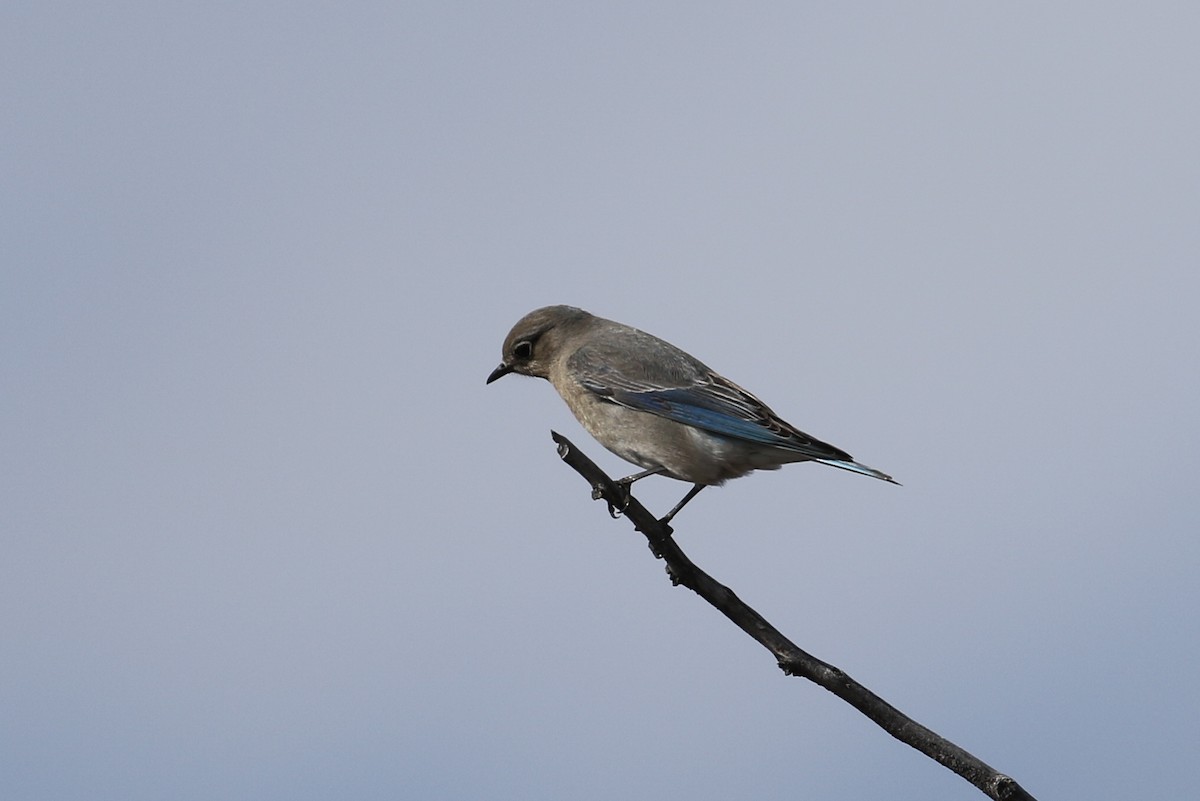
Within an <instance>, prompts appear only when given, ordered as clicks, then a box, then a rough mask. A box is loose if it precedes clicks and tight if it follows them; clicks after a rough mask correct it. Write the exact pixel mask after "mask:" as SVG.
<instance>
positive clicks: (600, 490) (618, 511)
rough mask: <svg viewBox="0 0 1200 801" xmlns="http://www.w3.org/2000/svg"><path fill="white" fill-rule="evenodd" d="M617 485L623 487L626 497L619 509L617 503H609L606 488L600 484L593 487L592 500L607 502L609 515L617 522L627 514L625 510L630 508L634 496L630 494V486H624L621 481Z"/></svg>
mask: <svg viewBox="0 0 1200 801" xmlns="http://www.w3.org/2000/svg"><path fill="white" fill-rule="evenodd" d="M615 483H616V484H618V485H620V486H621V489H622V491H623V494H624V495H625V501H624V503H622V504H621V505H620V506H619V507H618V506H617V505H616V504H615V503H613V502H612V501H609V500H608V499H607V498H605V497H604V487H602V486H600V485H599V484H594V485H593V486H592V500H593V501H600V500H604V501H607V502H608V514H609V515H610V516H611V517H612V519H613V520H616V519H618V518H620V517H621V515H623V514H625V510H626V509H628V508H629V501H630V499H631V498H632V497H633V496H632V495H630V494H629V488H628V485H622V484H621V482H620V481H617V482H615Z"/></svg>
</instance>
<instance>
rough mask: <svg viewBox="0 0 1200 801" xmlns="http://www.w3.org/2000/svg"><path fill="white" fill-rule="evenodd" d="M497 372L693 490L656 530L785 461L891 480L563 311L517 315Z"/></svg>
mask: <svg viewBox="0 0 1200 801" xmlns="http://www.w3.org/2000/svg"><path fill="white" fill-rule="evenodd" d="M501 354H502V357H501V358H502V360H501V362H500V366H499V367H497V368H496V369H495V370H493V371H492V373H491V375H489V376H488V379H487V383H489V384H490V383H492V382H493V381H495V380H496V379H497V378H500V377H502V376H505V375H508V374H509V373H520V374H522V375H529V376H536V377H537V378H545V379H549V381H550V383H551V384H553V385H554V388H555V389H556V390H558V394H559V395H561V396H562V399H563V400H565V401H566V402H567V406H569V407H570V408H571V411H572V412H573V413H574V415H575V417H577V418H578V419H579V422H580V423H582V424H583V427H584V428H585V429H587V431H588V433H589V434H591V435H592V436H593V437H595V438H596V440H597V441H598V442H599V443H600V444H601V445H603V446H604V447H605V448H608V449H609V450H610V451H612V452H613V453H615V454H616V455H617V456H620V457H621V458H622V459H625V460H627V461H629V462H632V463H633V464H636V465H638V466H640V467H642V468H643V471H642V472H640V473H637V474H635V475H632V476H627V477H625V478H623V479H621V480H620V482H618V483H620V484H621V485H622V486H625V487H628V486H629V485H630V484H632V483H633V482H634V481H637V480H638V479H640V478H643V477H645V476H649V475H654V474H660V475H664V476H668V477H670V478H675V479H679V480H680V481H689V482H691V483H692V484H693V485H694V486H693V487H692V489H691V490H690V491H689V492H688V494H687V495H686V496H684V498H683V500H681V501H680V502H679V503H678V504H676V506H675V508H674V509H672V510H671V511H670V512H669V513H668V514H667V516H666V517H664V518H663V520H662V522H663V523H664V524H665V523H667V522H668V521H670V519H671V518H672V517H674V516H675V514H676V513H677V512H678V511H679V510H680V509H682V508H683V506H684V504H686V503H687V502H688V501H690V500H691V499H692V498H694V497H695V496H696V494H697V493H698V492H700V490H702V489H704V488H705V487H706V486H711V485H719V484H723V483H724V482H725V481H726V480H728V479H731V478H737V477H739V476H744V475H746V474H747V473H749V472H751V471H752V470H777V469H779V467H780V466H781V465H784V464H788V463H790V462H806V461H813V462H820V463H821V464H827V465H831V466H832V467H840V468H842V469H843V470H852V471H854V472H855V473H862V474H863V475H865V476H872V477H874V478H878V479H882V480H884V481H891V482H892V483H893V484H895V483H897V482H896V481H894V480H893V479H892V477H891V476H889V475H887V474H885V473H881V472H879V471H878V470H875V469H874V468H871V467H867V466H866V465H864V464H859V463H858V462H856V461H854V459H852V458H851V457H850V454H848V453H846V452H845V451H843V450H840V449H838V448H835V447H833V446H832V445H827V444H826V443H824V442H821V441H820V440H818V439H815V438H814V437H810V436H809V435H808V434H805V433H804V432H803V431H800V430H799V429H797V428H795V427H793V426H791V425H789V424H788V423H786V422H784V421H783V420H782V419H781V418H780V417H779V416H778V415H776V414H775V413H774V412H773V411H771V410H770V409H769V408H767V405H766V404H765V403H763V402H762V401H760V400H759V399H758V398H756V397H754V396H753V395H751V394H750V393H749V392H747V391H746V390H744V389H742V388H741V387H739V386H738V385H737V384H735V383H733V382H732V381H730V380H729V379H727V378H725V377H724V376H721V375H720V374H718V373H717V372H715V371H714V370H712V369H710V368H709V367H707V366H706V365H704V364H703V363H702V362H700V361H699V360H698V359H696V358H694V357H692V356H690V355H689V354H687V353H684V352H683V351H682V350H680V349H679V348H677V347H675V346H674V345H672V344H670V343H669V342H664V341H663V340H661V339H659V338H658V337H654V336H651V335H650V334H647V333H645V332H644V331H639V330H638V329H636V328H631V327H629V326H627V325H622V324H621V323H615V322H613V321H612V320H605V319H603V318H601V317H595V316H593V315H591V314H588V313H587V312H585V311H584V310H583V309H576V308H575V307H573V306H547V307H545V308H542V309H537V310H536V311H532V312H530V313H529V314H527V315H525V316H524V317H522V318H521V319H520V320H519V321H517V324H516V325H515V326H513V329H512V330H511V331H509V332H508V336H507V337H505V339H504V347H503V349H502V351H501Z"/></svg>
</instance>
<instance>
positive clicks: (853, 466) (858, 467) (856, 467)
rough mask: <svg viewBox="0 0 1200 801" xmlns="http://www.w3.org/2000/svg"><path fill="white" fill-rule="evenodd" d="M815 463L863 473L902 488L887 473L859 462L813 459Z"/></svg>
mask: <svg viewBox="0 0 1200 801" xmlns="http://www.w3.org/2000/svg"><path fill="white" fill-rule="evenodd" d="M813 461H814V462H820V463H821V464H827V465H829V466H830V467H839V468H841V469H842V470H849V471H850V472H851V473H861V474H862V475H864V476H870V477H871V478H878V479H880V480H881V481H890V482H891V483H893V484H895V485H896V486H900V482H899V481H897V480H896V479H894V478H892V477H891V476H889V475H888V474H887V473H882V472H880V471H878V470H876V469H875V468H874V467H867V466H866V465H865V464H859V463H858V462H853V461H843V460H841V459H813Z"/></svg>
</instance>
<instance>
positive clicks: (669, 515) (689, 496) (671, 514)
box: [658, 484, 708, 526]
mask: <svg viewBox="0 0 1200 801" xmlns="http://www.w3.org/2000/svg"><path fill="white" fill-rule="evenodd" d="M707 486H708V485H707V484H695V485H693V486H692V488H691V489H690V490H688V494H687V495H684V496H683V500H682V501H680V502H679V503H677V504H675V508H674V509H672V510H671V511H669V512H667V516H666V517H664V518H663V519H662V520H659V521H658V522H660V523H662V524H663V525H664V526H665V525H667V524H668V523H670V522H671V518H672V517H674V516H675V515H677V514H679V510H680V509H682V508H683V507H684V506H686V505H687V502H688V501H690V500H691V499H692V498H695V497H696V496H697V495H699V494H700V490H702V489H704V488H705V487H707Z"/></svg>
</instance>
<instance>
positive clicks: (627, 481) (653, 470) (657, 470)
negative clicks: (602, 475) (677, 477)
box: [617, 467, 666, 488]
mask: <svg viewBox="0 0 1200 801" xmlns="http://www.w3.org/2000/svg"><path fill="white" fill-rule="evenodd" d="M665 469H666V468H663V467H652V468H650V469H649V470H643V471H642V472H640V473H634V474H633V475H632V476H625V478H618V479H617V484H618V485H620V486H622V487H626V488H628V487H629V485H630V484H632V483H633V482H635V481H638V480H639V479H643V478H645V477H646V476H653V475H657V474H658V473H661V472H662V471H663V470H665Z"/></svg>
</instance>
